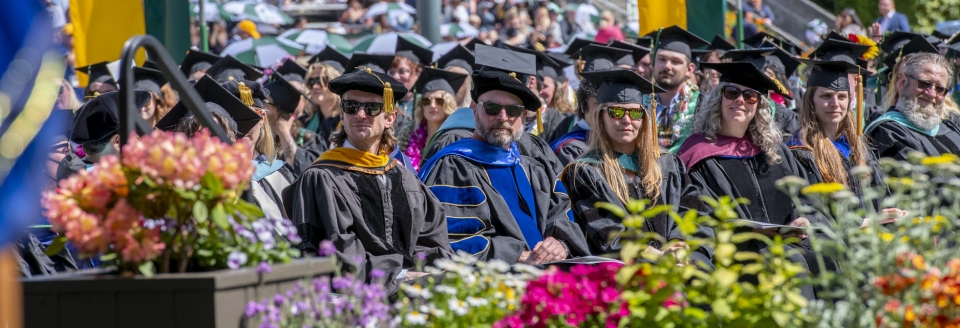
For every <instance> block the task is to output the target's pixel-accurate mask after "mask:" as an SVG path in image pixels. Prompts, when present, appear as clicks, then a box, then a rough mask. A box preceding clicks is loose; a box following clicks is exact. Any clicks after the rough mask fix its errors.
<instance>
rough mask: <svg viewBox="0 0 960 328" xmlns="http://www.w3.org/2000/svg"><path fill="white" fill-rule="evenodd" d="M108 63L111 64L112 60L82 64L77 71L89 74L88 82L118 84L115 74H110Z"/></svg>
mask: <svg viewBox="0 0 960 328" xmlns="http://www.w3.org/2000/svg"><path fill="white" fill-rule="evenodd" d="M108 64H110V62H106V61H105V62H99V63H96V64H90V65H87V66H82V67H79V68H77V71H80V72H83V73H86V74H87V77H88V80H87V83H88V84H89V83H94V82H100V83H106V84H112V85H117V81H115V80H114V79H113V75H110V70H109V69H108V68H107V65H108Z"/></svg>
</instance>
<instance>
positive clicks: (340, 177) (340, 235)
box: [284, 159, 453, 290]
mask: <svg viewBox="0 0 960 328" xmlns="http://www.w3.org/2000/svg"><path fill="white" fill-rule="evenodd" d="M284 204H285V206H286V207H287V213H289V214H290V219H291V220H292V221H293V223H294V224H295V225H296V226H297V230H298V232H299V233H300V237H301V238H302V239H303V242H301V243H300V245H299V247H300V249H301V250H302V251H303V252H304V253H305V254H307V255H313V254H316V253H317V251H318V247H319V243H320V242H321V241H323V240H330V241H332V242H333V244H334V245H335V246H336V248H337V257H338V260H339V261H340V262H341V263H342V264H343V266H344V268H345V269H347V270H348V271H351V272H354V274H355V275H357V276H358V277H366V278H368V276H369V273H370V272H371V270H373V269H379V270H382V271H383V272H384V273H385V274H386V275H385V277H386V280H387V281H388V282H389V283H388V285H390V287H391V288H393V287H394V286H393V285H392V284H393V283H392V282H393V281H394V280H393V278H394V277H396V276H397V275H398V274H399V273H400V271H401V270H402V269H412V268H414V266H415V260H416V258H417V253H423V254H424V255H426V261H427V264H429V263H432V262H433V261H434V260H436V259H438V258H448V257H449V256H450V255H452V254H453V253H452V252H451V250H450V243H449V240H448V239H447V223H446V220H445V219H444V211H443V206H442V205H441V204H440V202H439V201H438V200H437V198H436V197H434V196H433V194H432V193H430V191H429V190H427V188H426V186H424V185H423V183H421V182H420V180H418V179H417V176H416V175H415V174H414V173H413V172H412V171H410V170H408V169H406V168H404V167H402V166H401V165H399V164H398V162H397V160H395V159H394V160H391V161H390V163H389V164H388V165H387V166H385V167H380V168H362V167H357V166H353V165H351V164H349V163H343V162H339V161H331V160H323V161H319V162H317V163H315V164H314V165H313V166H312V167H310V168H309V169H307V170H306V171H304V172H303V174H302V175H301V176H300V178H299V179H297V181H295V182H294V183H293V185H291V186H290V187H289V188H287V189H286V190H284ZM368 279H369V278H368ZM391 290H395V289H391Z"/></svg>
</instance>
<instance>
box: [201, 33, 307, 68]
mask: <svg viewBox="0 0 960 328" xmlns="http://www.w3.org/2000/svg"><path fill="white" fill-rule="evenodd" d="M301 50H303V46H301V45H299V44H297V43H295V42H293V41H290V40H287V39H281V38H275V37H272V36H264V37H262V38H259V39H254V38H249V39H246V40H241V41H237V42H234V43H231V44H230V45H229V46H227V48H226V49H223V52H222V53H220V56H226V55H232V56H233V57H235V58H237V60H239V61H240V62H241V63H244V64H248V65H253V66H257V67H270V66H273V65H274V64H277V63H278V62H279V61H280V60H281V59H283V58H284V57H286V56H288V55H289V56H296V55H298V54H299V53H300V51H301Z"/></svg>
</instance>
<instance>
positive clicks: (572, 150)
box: [557, 139, 587, 166]
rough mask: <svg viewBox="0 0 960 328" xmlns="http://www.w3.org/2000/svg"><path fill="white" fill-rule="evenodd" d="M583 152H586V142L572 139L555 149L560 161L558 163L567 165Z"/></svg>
mask: <svg viewBox="0 0 960 328" xmlns="http://www.w3.org/2000/svg"><path fill="white" fill-rule="evenodd" d="M585 152H587V144H585V143H583V141H580V140H576V139H574V140H570V141H569V142H567V143H565V144H563V146H560V148H558V149H557V159H558V160H559V161H560V165H563V166H567V165H568V164H570V163H573V161H575V160H577V158H580V155H583V153H585Z"/></svg>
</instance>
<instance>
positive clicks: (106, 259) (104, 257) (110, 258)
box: [100, 253, 117, 262]
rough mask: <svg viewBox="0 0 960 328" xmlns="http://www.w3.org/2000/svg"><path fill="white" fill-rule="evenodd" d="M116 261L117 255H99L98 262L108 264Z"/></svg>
mask: <svg viewBox="0 0 960 328" xmlns="http://www.w3.org/2000/svg"><path fill="white" fill-rule="evenodd" d="M115 259H117V253H107V254H103V255H100V262H109V261H113V260H115Z"/></svg>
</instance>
